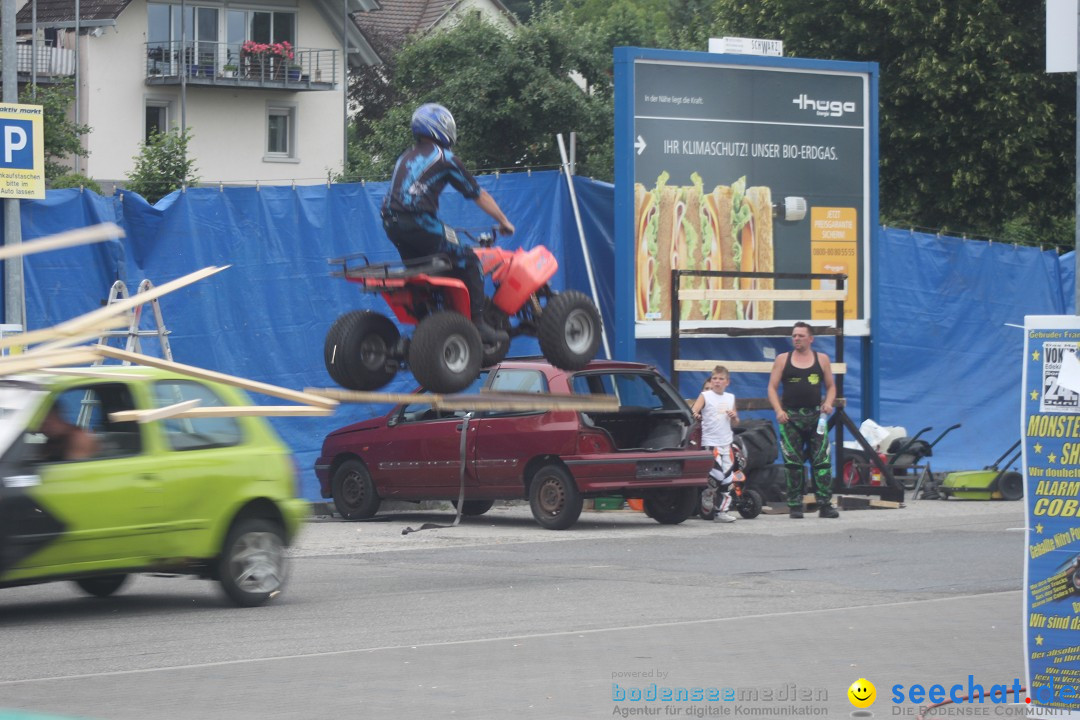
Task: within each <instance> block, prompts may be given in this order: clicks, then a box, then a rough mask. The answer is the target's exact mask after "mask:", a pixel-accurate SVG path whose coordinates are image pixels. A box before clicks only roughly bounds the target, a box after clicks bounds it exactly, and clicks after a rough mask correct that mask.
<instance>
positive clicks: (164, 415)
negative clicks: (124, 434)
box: [109, 398, 202, 425]
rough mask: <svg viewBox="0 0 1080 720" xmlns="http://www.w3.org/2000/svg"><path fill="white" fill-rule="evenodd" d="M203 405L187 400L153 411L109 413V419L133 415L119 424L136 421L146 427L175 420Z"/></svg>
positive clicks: (196, 400) (195, 400) (197, 401)
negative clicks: (157, 421) (146, 425)
mask: <svg viewBox="0 0 1080 720" xmlns="http://www.w3.org/2000/svg"><path fill="white" fill-rule="evenodd" d="M201 404H202V400H200V399H198V398H195V399H194V400H185V401H184V402H178V403H174V404H172V405H166V406H165V407H159V408H154V409H152V410H127V411H124V412H115V413H109V417H110V418H111V419H113V420H116V416H118V415H131V416H132V417H128V418H126V420H119V421H118V422H126V421H127V420H134V421H135V422H137V423H139V424H140V425H145V424H146V423H148V422H154V421H155V420H168V419H170V418H174V417H176V416H177V415H179V414H180V413H182V412H184V411H185V410H191V409H192V408H195V407H198V406H199V405H201Z"/></svg>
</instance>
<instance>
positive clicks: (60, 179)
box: [49, 172, 104, 195]
mask: <svg viewBox="0 0 1080 720" xmlns="http://www.w3.org/2000/svg"><path fill="white" fill-rule="evenodd" d="M49 187H50V188H52V189H53V190H60V189H62V188H86V189H87V190H93V191H94V192H96V193H97V194H98V195H103V194H104V193H103V192H102V191H101V186H100V185H98V184H97V182H96V181H95V180H94V179H93V178H91V177H87V176H86V175H83V174H82V173H75V172H69V173H64V174H63V175H58V176H57V177H55V178H53V179H52V180H51V181H49Z"/></svg>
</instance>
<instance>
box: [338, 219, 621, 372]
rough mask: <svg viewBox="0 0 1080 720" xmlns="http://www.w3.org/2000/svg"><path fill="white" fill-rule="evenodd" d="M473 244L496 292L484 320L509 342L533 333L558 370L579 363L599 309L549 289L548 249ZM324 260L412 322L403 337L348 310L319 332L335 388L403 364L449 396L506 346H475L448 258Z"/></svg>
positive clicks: (572, 293)
mask: <svg viewBox="0 0 1080 720" xmlns="http://www.w3.org/2000/svg"><path fill="white" fill-rule="evenodd" d="M462 234H465V235H467V236H468V237H470V238H472V236H471V235H469V234H468V233H467V232H463V233H462ZM475 241H476V242H477V244H478V246H479V247H475V248H474V252H475V253H476V255H477V257H478V258H479V260H480V265H481V268H482V270H483V273H484V274H485V275H490V276H491V279H492V281H493V282H494V284H495V287H496V290H495V294H494V296H493V297H492V298H491V299H490V300H487V301H485V308H484V319H485V320H486V322H487V323H488V324H489V325H490V326H491V327H493V328H495V329H497V330H505V331H506V332H507V334H508V335H509V337H510V338H513V337H516V336H518V335H532V336H535V337H536V338H537V339H538V340H539V342H540V350H541V351H542V352H543V353H544V357H545V358H547V360H548V362H550V363H551V364H552V365H555V366H556V367H558V368H561V369H563V370H580V369H581V368H583V367H585V365H586V364H587V363H588V362H589V361H590V360H592V359H593V357H594V356H595V355H596V351H597V349H598V347H599V345H600V313H599V312H598V311H597V309H596V306H595V305H594V304H593V302H592V300H591V299H589V297H588V296H587V295H585V294H584V293H580V292H577V291H576V290H566V291H563V292H555V291H553V290H552V289H551V288H550V287H549V286H548V280H550V279H551V277H552V276H553V275H554V274H555V271H556V270H557V269H558V267H559V265H558V262H556V260H555V256H554V255H552V254H551V251H550V250H548V249H547V248H545V247H543V246H538V247H535V248H533V249H532V250H528V251H525V250H521V249H518V250H514V251H510V250H505V249H502V248H498V247H495V233H493V232H492V233H486V232H485V233H482V234H480V235H479V236H478V237H476V238H475ZM353 261H357V262H356V264H351V263H352V262H353ZM330 263H331V264H335V265H340V267H341V269H340V270H336V271H334V272H332V273H331V274H332V275H334V276H336V277H344V278H345V279H346V280H348V281H349V282H352V283H356V284H357V285H359V286H360V289H361V290H362V291H363V292H371V293H379V294H381V295H382V296H383V298H384V299H385V300H386V303H387V304H388V305H389V306H390V309H391V310H393V312H394V317H396V318H397V320H398V322H399V323H401V324H403V325H415V326H416V329H415V330H414V331H413V333H412V337H411V338H409V337H403V336H401V334H400V333H399V332H398V329H397V327H396V326H395V325H394V323H393V322H391V320H390V318H388V317H386V316H385V315H381V314H379V313H377V312H372V311H370V310H354V311H352V312H349V313H346V314H344V315H342V316H341V317H339V318H338V319H337V320H336V321H335V322H334V324H333V325H332V326H331V327H330V332H328V333H327V335H326V343H325V346H324V350H323V359H324V361H325V362H326V369H327V371H329V373H330V377H331V378H332V379H333V380H334V382H336V383H337V384H339V385H341V386H342V387H345V388H349V389H352V390H375V389H378V388H381V387H383V386H384V385H386V384H387V383H388V382H390V381H391V380H392V379H393V377H394V375H395V374H396V373H397V371H398V370H399V369H401V368H404V367H408V368H409V369H411V370H412V373H413V375H414V376H415V377H416V380H417V382H419V383H420V385H421V386H423V387H424V388H426V389H428V390H429V391H431V392H435V393H454V392H458V391H460V390H463V389H465V388H466V387H468V386H469V385H470V384H471V383H472V382H473V381H474V380H475V379H476V377H477V375H478V374H479V372H480V368H482V367H487V366H489V365H493V364H495V363H498V362H501V361H502V359H503V358H504V357H506V353H507V352H508V351H509V350H510V342H509V341H505V342H501V343H496V344H494V345H484V344H482V343H481V341H480V332H479V331H478V330H477V329H476V326H475V325H473V322H472V320H471V319H470V313H469V307H470V305H469V291H468V289H466V287H465V283H464V282H462V281H461V280H459V279H458V278H456V277H453V276H452V275H451V274H450V273H451V271H452V270H453V269H454V265H453V262H452V261H451V259H450V258H449V257H448V256H447V255H430V256H428V257H423V258H417V259H415V260H410V261H405V262H401V261H399V262H390V263H379V264H374V265H373V264H370V263H368V262H367V258H365V257H364V256H363V255H350V256H348V257H344V258H337V259H334V260H331V261H330ZM512 317H516V318H517V322H516V323H515V324H511V322H510V319H511V318H512Z"/></svg>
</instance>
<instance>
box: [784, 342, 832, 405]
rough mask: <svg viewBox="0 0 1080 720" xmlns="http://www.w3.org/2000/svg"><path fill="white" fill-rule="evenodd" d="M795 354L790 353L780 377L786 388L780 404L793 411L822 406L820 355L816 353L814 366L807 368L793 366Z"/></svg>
mask: <svg viewBox="0 0 1080 720" xmlns="http://www.w3.org/2000/svg"><path fill="white" fill-rule="evenodd" d="M793 354H794V353H788V356H787V363H786V364H785V365H784V372H783V374H782V375H781V376H780V383H781V385H783V387H784V393H783V395H782V396H781V398H780V402H781V404H782V405H783V406H784V407H785V408H789V409H791V410H797V409H800V408H816V407H818V406H819V405H821V388H822V387H824V383H823V380H824V377H823V375H822V371H821V362H820V361H819V360H818V354H817V352H814V364H813V365H811V366H810V367H807V368H800V367H795V366H794V365H792V364H791V356H792V355H793Z"/></svg>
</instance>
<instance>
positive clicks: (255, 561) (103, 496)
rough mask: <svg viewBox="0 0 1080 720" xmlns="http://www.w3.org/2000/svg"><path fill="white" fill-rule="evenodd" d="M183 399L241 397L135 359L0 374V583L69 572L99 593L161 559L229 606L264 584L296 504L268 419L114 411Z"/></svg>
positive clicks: (271, 584)
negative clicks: (149, 416)
mask: <svg viewBox="0 0 1080 720" xmlns="http://www.w3.org/2000/svg"><path fill="white" fill-rule="evenodd" d="M191 400H198V401H200V402H199V403H198V405H197V407H198V409H199V410H203V409H206V408H215V407H222V406H230V405H231V406H243V405H249V404H250V401H249V400H248V398H247V396H246V395H245V394H244V393H243V392H241V391H239V390H237V389H236V388H233V387H230V386H227V385H222V384H217V383H212V382H205V381H202V380H198V379H194V378H192V377H189V376H186V375H180V374H177V373H171V372H166V371H162V370H156V369H151V368H144V367H117V366H108V367H104V366H103V367H95V368H92V369H86V370H70V371H66V372H63V371H62V372H58V373H57V374H46V373H35V374H30V375H20V376H18V377H14V378H0V587H12V586H16V585H29V584H34V583H42V582H50V581H54V580H71V581H74V582H75V583H76V584H77V585H78V586H79V587H80V588H82V590H84V591H85V592H87V593H89V594H91V595H96V596H99V597H105V596H108V595H111V594H113V593H114V592H116V591H117V590H118V589H120V587H121V586H122V585H123V584H124V582H125V581H126V579H127V578H128V576H129V575H130V574H132V573H161V574H175V575H197V576H199V577H203V578H207V579H211V580H217V581H219V582H220V583H221V586H222V588H223V589H224V591H225V593H226V594H227V595H228V597H229V598H230V599H231V600H232V601H233V602H235V603H236V604H237V605H240V606H246V607H250V606H255V605H260V604H262V603H264V602H266V601H267V600H269V599H270V598H272V597H275V596H276V595H277V594H278V593H279V592H280V591H281V589H282V586H283V584H284V581H285V574H286V572H285V571H286V558H285V547H286V546H287V545H288V544H289V543H290V542H291V541H292V540H293V538H294V537H295V536H296V533H297V531H298V530H299V528H300V524H301V522H302V521H303V519H304V518H305V517H306V516H307V514H308V511H309V505H308V503H307V501H305V500H302V499H300V498H298V497H297V491H298V485H299V480H298V477H297V469H296V465H295V463H294V462H293V459H292V456H291V454H290V452H289V449H288V448H287V447H286V446H285V444H284V443H283V442H282V441H281V439H280V438H279V437H278V436H277V434H276V433H275V432H274V431H273V429H272V428H271V427H270V425H269V423H267V422H266V420H265V419H263V418H261V417H253V416H234V417H230V416H222V415H217V416H214V415H211V416H208V417H193V418H167V419H160V420H152V421H150V422H143V423H141V424H140V423H138V422H136V421H134V420H132V419H128V418H124V417H123V416H115V415H114V413H120V412H124V411H132V410H139V411H146V410H152V409H155V408H162V407H166V406H170V405H175V404H177V403H183V402H187V401H191ZM212 412H213V411H212V410H211V411H210V413H212Z"/></svg>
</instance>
